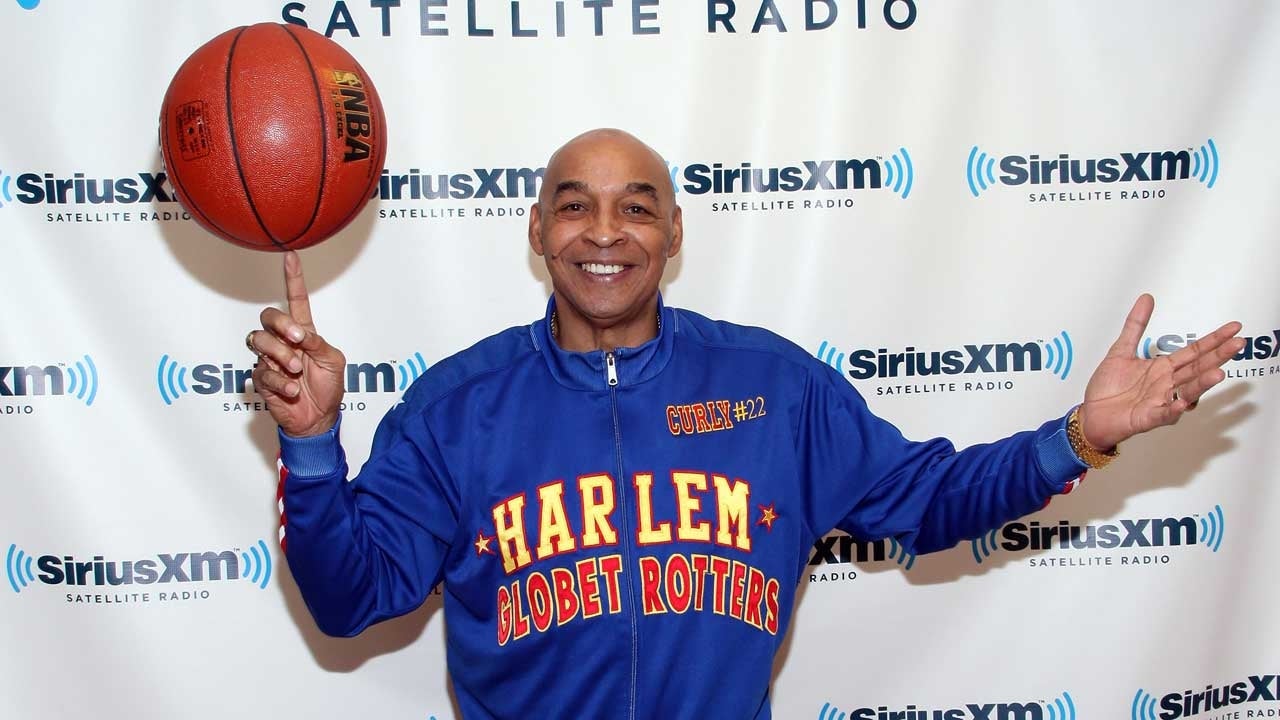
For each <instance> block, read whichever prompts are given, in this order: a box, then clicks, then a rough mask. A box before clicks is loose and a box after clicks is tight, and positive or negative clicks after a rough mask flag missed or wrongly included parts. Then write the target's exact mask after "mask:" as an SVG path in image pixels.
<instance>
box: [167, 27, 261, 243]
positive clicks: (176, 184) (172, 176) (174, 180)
mask: <svg viewBox="0 0 1280 720" xmlns="http://www.w3.org/2000/svg"><path fill="white" fill-rule="evenodd" d="M244 31H245V28H243V27H242V28H240V32H244ZM236 36H237V37H239V33H237V35H236ZM171 109H172V108H170V107H169V106H168V105H166V106H165V110H171ZM160 132H161V136H162V137H165V138H167V137H169V113H168V112H165V113H164V114H163V115H162V116H161V118H160ZM160 149H161V155H162V157H161V160H162V161H163V162H164V163H165V175H166V177H168V178H169V182H171V183H173V189H174V190H176V191H177V192H179V193H181V194H182V196H183V197H185V198H186V199H187V204H189V205H190V206H191V207H190V208H189V209H190V210H191V211H192V212H193V213H195V214H196V215H197V216H198V217H201V218H204V221H205V222H206V223H208V224H209V225H211V226H213V228H214V229H215V230H217V231H218V232H220V233H222V235H223V237H225V238H227V239H229V240H233V241H234V240H236V237H235V236H234V235H232V234H231V233H229V232H227V229H226V228H224V227H222V226H221V225H219V224H218V223H216V222H214V221H213V218H211V217H209V215H208V213H206V212H205V211H203V210H201V209H200V206H199V205H198V204H196V201H195V198H193V197H191V194H190V193H188V192H186V191H185V190H184V189H183V187H182V182H181V181H179V180H178V176H177V175H175V174H174V173H173V162H172V157H173V155H172V153H170V152H169V147H168V143H167V142H166V143H164V144H162V145H161V148H160ZM179 204H181V203H179Z"/></svg>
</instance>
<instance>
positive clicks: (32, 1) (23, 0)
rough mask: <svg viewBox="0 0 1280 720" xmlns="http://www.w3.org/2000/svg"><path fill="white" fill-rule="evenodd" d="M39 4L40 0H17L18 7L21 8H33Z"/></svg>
mask: <svg viewBox="0 0 1280 720" xmlns="http://www.w3.org/2000/svg"><path fill="white" fill-rule="evenodd" d="M39 4H40V0H18V7H20V8H22V9H23V10H35V9H36V6H37V5H39Z"/></svg>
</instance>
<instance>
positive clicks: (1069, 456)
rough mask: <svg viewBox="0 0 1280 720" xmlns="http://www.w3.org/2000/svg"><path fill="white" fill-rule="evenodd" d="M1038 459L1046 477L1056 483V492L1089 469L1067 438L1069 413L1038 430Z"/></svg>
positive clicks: (1062, 489) (1063, 488)
mask: <svg viewBox="0 0 1280 720" xmlns="http://www.w3.org/2000/svg"><path fill="white" fill-rule="evenodd" d="M1036 435H1038V436H1039V437H1037V439H1036V459H1037V460H1038V461H1039V462H1040V469H1041V470H1043V471H1044V474H1045V477H1046V478H1048V480H1049V481H1050V482H1051V483H1053V484H1054V486H1055V488H1056V489H1055V490H1054V492H1055V493H1061V492H1064V491H1065V490H1066V489H1067V486H1068V484H1069V483H1070V482H1071V481H1072V480H1074V479H1076V478H1078V477H1080V475H1081V474H1082V473H1084V471H1086V470H1088V469H1089V466H1088V465H1085V464H1084V462H1083V461H1081V460H1080V458H1079V457H1076V453H1075V451H1074V450H1072V449H1071V441H1070V440H1069V439H1067V415H1063V416H1062V417H1061V418H1058V419H1057V420H1051V421H1049V422H1047V423H1045V424H1044V425H1041V426H1040V429H1039V430H1037V431H1036Z"/></svg>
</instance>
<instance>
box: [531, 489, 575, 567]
mask: <svg viewBox="0 0 1280 720" xmlns="http://www.w3.org/2000/svg"><path fill="white" fill-rule="evenodd" d="M538 502H539V504H540V505H541V506H542V515H541V517H542V520H541V523H540V524H539V527H538V559H539V560H541V559H543V558H546V557H550V556H552V555H556V554H558V553H564V552H570V551H572V550H573V549H574V548H576V547H577V544H576V543H574V541H573V532H572V531H571V530H570V529H569V519H568V518H567V517H565V513H564V483H563V482H560V481H558V480H557V481H556V482H553V483H549V484H547V485H543V486H542V487H540V488H538Z"/></svg>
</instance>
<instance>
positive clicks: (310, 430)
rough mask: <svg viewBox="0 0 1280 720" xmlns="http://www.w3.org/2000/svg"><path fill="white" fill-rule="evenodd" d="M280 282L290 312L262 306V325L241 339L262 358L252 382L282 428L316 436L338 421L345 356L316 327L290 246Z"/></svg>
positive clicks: (298, 263) (299, 265)
mask: <svg viewBox="0 0 1280 720" xmlns="http://www.w3.org/2000/svg"><path fill="white" fill-rule="evenodd" d="M284 287H285V296H286V298H287V299H288V305H287V306H286V307H287V309H288V312H284V311H282V310H280V309H279V308H266V309H265V310H263V311H262V314H261V316H260V317H261V320H262V329H261V330H253V331H250V333H249V335H248V336H247V337H246V338H245V344H246V345H248V347H249V349H250V350H251V351H253V352H254V353H256V354H257V355H258V356H259V358H260V361H259V362H258V364H257V365H256V366H254V368H253V386H254V389H255V390H257V391H258V394H259V395H260V396H262V399H263V400H264V401H265V402H266V404H267V410H268V411H269V412H270V413H271V417H272V418H274V419H275V421H276V423H277V424H278V425H279V426H280V427H281V429H283V430H284V431H285V433H287V434H289V435H292V436H295V437H307V436H310V435H319V434H321V433H324V432H327V431H328V430H329V429H330V428H332V427H333V426H334V424H335V423H336V422H337V421H338V409H339V408H340V407H341V405H342V396H343V385H342V381H343V378H342V373H343V370H344V368H346V364H347V359H346V358H345V357H344V356H343V355H342V352H341V351H339V350H338V349H337V348H335V347H334V346H332V345H330V344H329V343H327V342H325V340H324V338H323V337H321V336H320V335H319V334H318V333H317V332H316V326H315V323H314V322H313V321H312V319H311V300H310V298H309V297H308V295H307V285H306V283H305V282H304V281H303V278H302V260H301V259H300V258H299V257H298V254H297V253H295V252H293V251H289V252H287V253H285V255H284Z"/></svg>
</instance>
